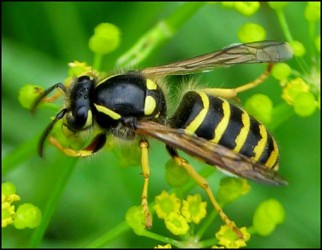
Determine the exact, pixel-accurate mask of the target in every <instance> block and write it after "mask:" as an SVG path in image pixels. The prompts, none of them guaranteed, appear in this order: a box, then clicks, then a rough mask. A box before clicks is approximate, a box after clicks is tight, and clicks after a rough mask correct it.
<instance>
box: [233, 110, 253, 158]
mask: <svg viewBox="0 0 322 250" xmlns="http://www.w3.org/2000/svg"><path fill="white" fill-rule="evenodd" d="M242 112H243V114H242V123H243V127H242V128H241V130H240V131H239V134H238V136H237V137H236V139H235V143H236V146H235V148H234V151H235V152H239V151H240V149H241V148H242V147H243V145H244V143H245V141H246V139H247V136H248V133H249V129H250V118H249V115H248V114H247V113H246V112H244V111H242Z"/></svg>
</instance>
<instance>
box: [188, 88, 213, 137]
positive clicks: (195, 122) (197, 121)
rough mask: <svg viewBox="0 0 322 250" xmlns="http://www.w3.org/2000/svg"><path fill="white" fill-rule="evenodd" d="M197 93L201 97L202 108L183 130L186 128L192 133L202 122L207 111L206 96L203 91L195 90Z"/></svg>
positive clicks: (207, 101)
mask: <svg viewBox="0 0 322 250" xmlns="http://www.w3.org/2000/svg"><path fill="white" fill-rule="evenodd" d="M197 93H198V94H199V96H200V97H201V101H202V104H203V109H202V110H201V111H200V112H199V114H198V115H197V116H196V117H195V119H193V121H191V123H190V124H189V125H188V126H187V127H186V128H185V130H188V131H190V132H192V133H194V132H195V131H196V130H197V129H198V128H199V126H200V125H201V124H202V122H203V121H204V120H205V117H206V115H207V112H208V110H209V99H208V96H207V95H206V94H205V93H203V92H199V91H197Z"/></svg>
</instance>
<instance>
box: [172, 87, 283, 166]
mask: <svg viewBox="0 0 322 250" xmlns="http://www.w3.org/2000/svg"><path fill="white" fill-rule="evenodd" d="M170 123H171V124H170V125H171V127H173V128H183V129H185V130H186V131H188V132H189V133H194V134H196V135H197V136H199V137H202V138H205V139H207V140H209V141H212V142H214V143H217V144H220V145H223V146H225V147H227V148H229V149H232V150H234V151H235V152H238V153H240V154H242V155H244V156H246V157H248V158H252V159H254V160H255V161H256V162H259V163H261V164H263V165H265V166H266V167H268V168H271V169H274V170H276V171H277V170H278V155H279V154H278V148H277V144H276V142H275V140H274V139H273V137H272V136H271V135H270V134H269V133H268V132H267V130H266V128H265V127H264V126H263V125H262V124H261V123H259V122H258V121H256V120H255V119H254V118H252V117H251V116H249V115H248V114H247V113H246V112H245V111H244V110H242V109H240V108H238V107H236V106H234V105H232V104H230V103H229V102H228V101H226V100H224V99H221V98H219V97H215V96H211V95H208V94H206V93H204V92H202V91H189V92H187V93H186V94H185V95H184V96H183V98H182V101H181V103H180V105H179V107H178V109H177V111H176V113H175V114H174V115H173V117H172V118H171V119H170Z"/></svg>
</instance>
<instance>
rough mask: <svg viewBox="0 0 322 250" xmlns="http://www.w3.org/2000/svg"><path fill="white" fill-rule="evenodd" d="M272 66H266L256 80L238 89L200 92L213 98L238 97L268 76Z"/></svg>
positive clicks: (210, 89)
mask: <svg viewBox="0 0 322 250" xmlns="http://www.w3.org/2000/svg"><path fill="white" fill-rule="evenodd" d="M272 67H273V64H272V63H270V64H268V65H267V68H266V70H265V72H264V73H263V74H261V75H260V76H259V77H258V78H257V79H255V80H254V81H251V82H249V83H246V84H244V85H242V86H240V87H237V88H234V89H220V88H205V89H201V91H203V92H205V93H206V94H209V95H213V96H220V97H225V98H234V97H236V96H237V95H238V93H241V92H243V91H246V90H248V89H252V88H255V87H256V86H258V85H259V84H261V83H262V82H264V80H265V79H266V78H267V77H268V76H269V74H270V73H271V71H272Z"/></svg>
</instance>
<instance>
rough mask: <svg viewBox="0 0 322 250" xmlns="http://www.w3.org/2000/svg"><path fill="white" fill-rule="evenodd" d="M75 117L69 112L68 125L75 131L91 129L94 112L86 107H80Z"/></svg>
mask: <svg viewBox="0 0 322 250" xmlns="http://www.w3.org/2000/svg"><path fill="white" fill-rule="evenodd" d="M74 113H75V115H73V112H69V113H68V114H67V116H66V118H67V125H68V127H70V128H71V129H73V130H76V131H79V130H83V129H86V128H88V127H90V126H91V125H92V124H93V120H92V112H91V110H89V109H88V108H87V107H85V106H81V107H79V108H78V109H77V110H76V111H75V112H74Z"/></svg>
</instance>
